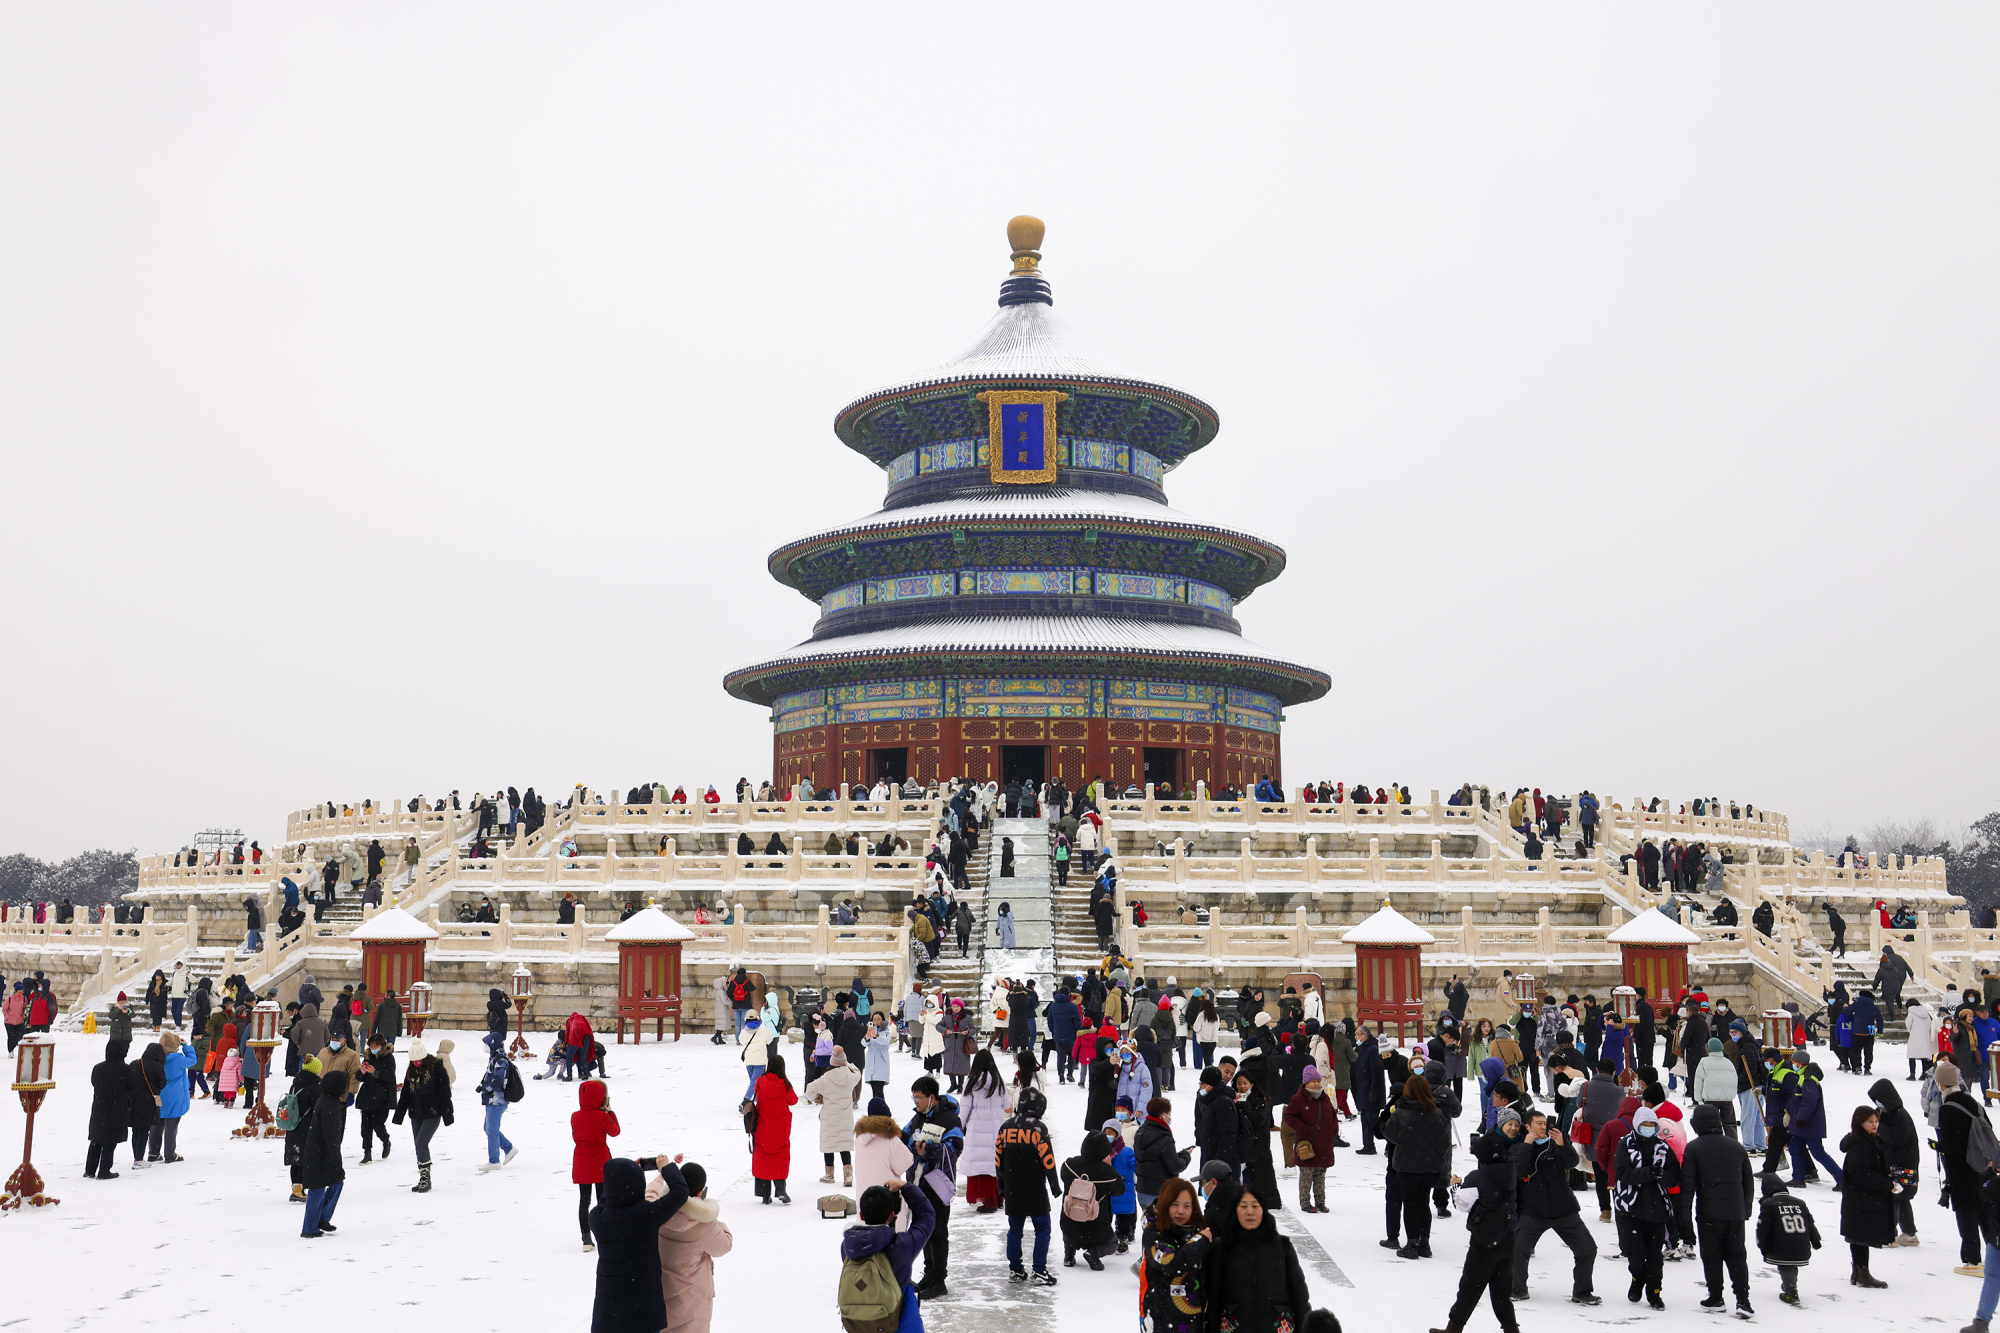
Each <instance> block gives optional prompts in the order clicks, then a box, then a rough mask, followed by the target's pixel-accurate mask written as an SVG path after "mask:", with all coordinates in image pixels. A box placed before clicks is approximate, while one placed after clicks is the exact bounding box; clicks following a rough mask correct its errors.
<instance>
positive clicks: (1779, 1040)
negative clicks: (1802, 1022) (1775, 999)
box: [1763, 1009, 1792, 1051]
mask: <svg viewBox="0 0 2000 1333" xmlns="http://www.w3.org/2000/svg"><path fill="white" fill-rule="evenodd" d="M1763 1026H1764V1049H1765V1050H1767V1051H1789V1050H1790V1049H1792V1016H1791V1015H1790V1014H1789V1013H1787V1012H1786V1011H1785V1010H1783V1009H1766V1010H1765V1011H1764V1013H1763Z"/></svg>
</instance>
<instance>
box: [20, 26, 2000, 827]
mask: <svg viewBox="0 0 2000 1333" xmlns="http://www.w3.org/2000/svg"><path fill="white" fill-rule="evenodd" d="M1996 36H2000V17H1996V13H1995V11H1994V10H1993V9H1992V8H1991V7H1990V6H1984V5H1950V4H1937V5H1927V6H1923V7H1921V8H1915V9H1912V8H1909V7H1882V6H1875V5H1869V6H1857V5H1838V4H1823V3H1814V4H1809V5H1806V4H1800V5H1782V4H1762V5H1755V6H1740V5H1709V6H1703V5H1677V6H1672V7H1663V6H1652V7H1641V6H1616V7H1604V6H1598V5H1579V6H1567V7H1542V8H1532V7H1529V6H1520V5H1511V6H1506V7H1504V8H1492V7H1483V8H1481V7H1456V8H1443V7H1422V8H1421V10H1420V11H1419V10H1418V9H1417V7H1411V6H1395V7H1366V8H1359V7H1348V6H1312V7H1310V8H1307V7H1292V8H1290V9H1289V10H1276V11H1274V10H1270V9H1260V10H1257V11H1254V12H1253V11H1246V10H1245V9H1244V8H1242V7H1235V8H1230V7H1215V6H1199V7H1197V6H1192V5H1181V6H1175V5H1140V6H1131V7H1113V6H1108V5H1091V6H1079V5H1058V6H1037V5H1031V4H1017V5H1010V6H1008V7H1006V8H1005V9H1004V10H997V9H993V8H991V7H978V6H944V5H936V4H925V5H911V6H895V5H885V4H878V5H870V6H866V7H862V8H856V7H853V6H825V5H813V6H806V5H791V6H722V5H699V6H697V5H680V6H661V5H635V6H615V5H590V6H563V7H557V8H550V7H548V6H505V5H491V4H479V5H464V6H450V5H421V6H411V5H403V4H396V5H387V4H384V5H365V4H343V5H339V6H311V7H306V6H286V7H273V6H268V5H229V4H205V5H200V6H161V5H140V4H123V5H62V6H53V5H27V4H14V5H9V6H7V7H6V8H4V9H0V445H4V461H5V474H4V475H5V479H6V484H7V491H8V494H7V504H6V509H5V519H4V523H0V558H4V560H5V562H6V566H7V569H8V574H9V577H8V578H7V580H6V582H5V583H4V585H0V587H4V592H0V611H4V617H5V618H4V625H5V629H6V635H5V645H6V646H5V648H4V651H0V700H4V708H0V752H4V756H5V758H4V763H0V853H5V852H11V851H27V852H32V853H35V854H38V855H43V856H56V855H65V854H69V853H72V852H75V851H77V850H79V849H82V848H86V847H92V846H112V847H128V846H136V847H138V848H140V849H141V850H142V851H145V852H152V851H158V850H163V849H171V848H172V847H173V846H175V845H177V844H179V843H180V842H182V841H184V840H186V839H187V838H188V837H189V836H190V835H191V834H192V833H193V832H194V831H195V830H196V829H198V828H200V827H202V826H205V825H210V824H227V825H237V826H241V827H242V828H244V829H245V830H247V831H248V832H249V833H250V834H251V835H252V836H261V837H262V838H263V839H265V841H266V843H267V845H268V844H269V843H270V842H272V841H275V840H277V839H279V838H280V837H281V836H282V824H281V822H280V820H281V816H282V814H283V812H284V811H286V810H288V809H292V808H295V807H298V806H301V805H305V804H307V803H310V802H312V801H315V800H322V799H327V798H333V799H342V800H344V799H354V800H359V799H360V797H362V796H363V795H374V796H378V797H386V796H395V795H404V796H407V795H408V794H410V793H411V792H413V791H416V790H419V789H421V790H423V791H426V792H433V793H434V792H438V791H441V790H443V789H447V788H450V787H454V786H456V787H459V788H461V789H463V790H465V791H466V792H468V793H469V792H471V791H473V790H475V789H490V788H491V787H492V786H493V785H495V784H496V783H513V784H515V785H517V786H526V785H530V784H533V785H536V786H538V787H541V788H542V789H544V790H558V791H559V790H563V789H567V788H568V787H569V786H570V785H571V784H572V783H575V782H578V781H582V782H586V783H589V784H591V785H593V786H598V787H604V786H610V785H613V784H616V785H619V786H625V785H630V784H632V783H634V782H638V781H641V780H651V779H653V778H655V777H657V778H659V779H661V780H664V781H666V782H668V783H669V784H672V783H675V782H688V783H694V782H697V781H708V780H714V781H717V782H718V783H724V782H733V781H734V780H735V778H736V777H737V776H739V775H743V774H747V775H749V776H751V777H753V778H755V777H762V776H764V774H765V773H766V771H767V770H768V767H769V756H770V735H769V724H768V721H767V719H766V716H765V714H764V713H763V712H762V710H759V709H757V708H754V707H752V706H751V705H748V704H742V703H738V702H735V701H733V700H731V699H729V698H728V697H727V696H726V695H724V694H723V692H722V690H721V686H720V683H719V682H720V679H721V676H722V674H723V672H724V671H725V670H726V669H727V668H729V667H731V666H733V665H735V664H737V663H739V662H742V661H745V660H749V659H752V658H756V657H759V656H761V655H764V654H766V653H769V652H771V651H773V650H775V649H778V648H781V647H784V646H786V645H789V644H791V643H794V642H796V641H798V640H799V639H801V638H803V637H804V636H805V635H806V633H807V632H808V630H809V627H810V625H811V623H812V620H813V619H814V615H815V612H814V608H813V607H812V606H811V605H810V604H808V603H807V602H806V601H805V600H803V599H802V598H800V597H799V596H798V595H797V594H795V593H792V592H789V591H787V590H785V589H783V588H781V587H779V586H778V585H777V584H775V583H773V582H772V581H771V580H770V578H769V577H768V575H767V574H766V573H765V568H764V556H765V554H766V553H767V552H768V551H769V550H770V549H771V548H772V547H773V546H775V545H777V544H778V543H779V542H781V541H783V540H784V539H787V538H790V537H792V536H794V535H796V534H800V533H804V532H808V531H811V530H814V529H815V528H817V527H819V526H822V525H827V524H831V523H834V522H838V521H842V520H846V519H849V518H852V517H855V516H858V515H861V514H864V513H866V512H868V511H869V510H871V509H873V508H874V507H875V506H876V504H877V502H878V501H879V499H880V497H881V494H882V489H883V482H882V478H881V475H880V473H879V472H878V471H877V470H876V469H874V468H873V467H871V466H870V465H869V464H867V463H866V462H865V461H863V460H862V459H861V458H859V457H858V456H856V455H853V454H850V453H848V452H847V451H846V450H845V449H843V448H842V447H841V446H840V445H839V444H838V442H837V441H836V440H835V439H834V437H833V434H832V431H831V429H830V427H831V422H832V417H833V413H834V411H835V410H836V409H837V408H838V407H840V406H841V405H842V404H844V403H845V402H847V401H848V400H849V399H851V398H853V397H854V396H856V395H857V394H859V393H861V392H862V391H864V390H867V389H870V388H872V387H874V386H876V385H877V384H879V383H881V382H883V381H885V380H888V379H891V378H893V377H897V376H900V375H903V374H906V373H909V372H913V371H915V370H918V369H921V368H923V367H925V366H929V365H932V364H934V363H936V362H938V361H940V360H943V359H945V358H947V357H949V356H950V355H952V354H954V353H956V352H957V351H958V350H959V349H960V348H961V347H962V346H963V345H964V344H966V343H967V342H968V341H969V340H970V339H971V337H972V336H973V334H974V333H975V332H976V331H977V330H978V329H979V328H980V326H981V325H982V324H983V323H984V322H985V320H986V319H987V317H988V315H989V314H990V312H991V311H992V309H993V299H994V295H995V293H996V291H997V289H998V284H999V281H1000V279H1001V277H1002V276H1003V274H1004V273H1005V271H1006V258H1007V256H1006V249H1007V247H1006V242H1005V238H1004V235H1003V228H1004V224H1005V222H1006V219H1007V218H1008V217H1010V216H1011V215H1013V214H1015V213H1021V212H1032V213H1036V214H1038V215H1040V216H1042V217H1043V218H1045V219H1046V220H1047V222H1048V226H1049V230H1048V240H1047V243H1046V245H1045V247H1044V248H1045V253H1046V256H1047V257H1046V259H1045V261H1044V271H1045V272H1046V274H1047V275H1048V277H1049V278H1050V280H1051V281H1052V282H1053V284H1054V286H1055V291H1056V300H1057V309H1058V310H1059V311H1060V312H1061V313H1062V314H1063V315H1064V316H1065V317H1066V318H1067V319H1068V320H1069V321H1070V322H1071V323H1072V324H1073V325H1074V326H1075V327H1076V328H1077V329H1078V330H1079V331H1080V332H1081V333H1082V334H1083V335H1084V336H1085V337H1086V338H1087V339H1088V340H1089V341H1090V342H1091V343H1092V344H1093V345H1094V346H1095V347H1097V348H1099V349H1101V350H1102V351H1103V352H1104V353H1105V354H1106V355H1109V356H1111V357H1114V358H1116V359H1118V360H1121V361H1123V362H1125V363H1126V364H1128V365H1130V366H1132V367H1134V368H1135V369H1137V370H1139V371H1142V372H1147V373H1151V374H1156V375H1159V376H1161V377H1165V378H1169V379H1172V380H1174V381H1176V382H1179V383H1184V384H1185V385H1187V386H1188V387H1189V388H1190V389H1192V390H1194V391H1196V392H1198V393H1200V394H1202V395H1203V396H1204V397H1206V398H1207V399H1208V400H1209V401H1210V402H1211V403H1213V404H1214V405H1215V406H1216V407H1217V408H1218V409H1219V410H1220V412H1221V416H1222V422H1223V429H1222V434H1221V435H1220V437H1219V438H1218V439H1217V440H1216V442H1215V443H1214V444H1213V445H1211V446H1210V447H1209V448H1208V449H1207V451H1206V452H1204V453H1203V454H1200V455H1198V456H1197V457H1196V458H1195V459H1194V460H1192V461H1191V462H1189V463H1188V464H1186V465H1185V466H1183V467H1182V468H1180V469H1179V470H1178V471H1176V472H1174V473H1172V474H1171V475H1170V476H1169V478H1168V483H1167V484H1168V491H1169V494H1170V496H1171V498H1172V500H1173V502H1174V503H1175V504H1176V505H1177V506H1178V507H1180V508H1183V509H1186V510H1188V511H1190V512H1193V513H1195V514H1197V515H1200V516H1204V517H1207V518H1209V519H1212V520H1214V521H1217V522H1220V523H1225V524H1233V525H1241V526H1243V527H1246V528H1248V529H1250V530H1251V531H1255V532H1258V533H1260V534H1263V535H1266V536H1268V537H1270V538H1272V539H1274V540H1276V541H1278V542H1280V543H1281V544H1283V545H1284V546H1285V547H1286V548H1287V549H1288V550H1289V552H1290V555H1291V568H1290V571H1289V573H1287V575H1286V576H1285V577H1284V578H1283V579H1282V580H1280V581H1279V582H1278V583H1277V584H1276V585H1275V586H1273V587H1270V588H1267V589H1265V590H1263V591H1262V592H1260V593H1259V594H1258V595H1257V596H1255V597H1254V598H1251V599H1250V600H1249V601H1248V602H1247V603H1246V604H1245V605H1244V606H1243V607H1242V611H1241V614H1242V619H1243V622H1244V625H1245V628H1246V631H1247V632H1248V633H1249V635H1250V636H1251V637H1253V638H1255V639H1258V640H1260V641H1262V642H1264V643H1266V644H1268V645H1270V646H1272V647H1274V648H1278V649H1281V650H1285V651H1287V652H1289V653H1291V654H1293V655H1295V656H1296V657H1298V658H1300V659H1303V660H1307V661H1311V662H1314V663H1316V664H1318V665H1320V666H1322V667H1324V668H1326V669H1328V670H1329V671H1331V672H1332V673H1333V675H1334V678H1335V680H1336V686H1335V690H1334V693H1333V694H1332V695H1331V696H1329V697H1328V698H1327V699H1325V700H1323V701H1321V702H1319V703H1317V704H1312V705H1309V706H1305V707H1301V708H1296V709H1293V710H1292V711H1291V713H1290V716H1289V718H1288V721H1287V726H1286V731H1285V753H1286V758H1287V764H1286V777H1287V779H1288V780H1289V781H1291V782H1293V783H1297V782H1299V781H1302V780H1304V779H1307V778H1318V777H1321V776H1330V777H1334V778H1340V779H1345V780H1348V781H1354V780H1356V779H1360V778H1366V779H1367V780H1369V781H1371V782H1384V783H1386V782H1388V781H1391V780H1400V781H1404V782H1408V783H1409V784H1410V785H1411V786H1412V787H1413V788H1416V789H1417V791H1418V794H1419V796H1420V797H1421V795H1422V794H1423V792H1424V791H1425V790H1426V789H1428V788H1431V787H1448V786H1450V785H1453V784H1455V783H1456V782H1458V781H1460V780H1462V779H1466V778H1471V779H1474V780H1483V781H1486V782H1490V783H1494V784H1500V783H1510V784H1513V783H1531V784H1538V785H1541V786H1544V787H1551V788H1555V789H1562V790H1570V789H1573V788H1576V787H1580V786H1589V787H1592V788H1594V789H1597V790H1599V791H1603V792H1607V793H1609V794H1610V795H1612V796H1614V797H1616V798H1617V799H1620V800H1625V799H1629V798H1630V797H1631V796H1632V795H1633V794H1634V793H1637V792H1644V793H1648V794H1651V793H1655V792H1657V793H1661V794H1666V795H1672V796H1675V797H1677V798H1678V797H1684V796H1688V795H1692V794H1693V793H1695V792H1696V791H1700V792H1704V793H1708V792H1713V793H1718V794H1721V795H1724V796H1736V797H1743V798H1748V799H1749V800H1751V801H1753V802H1754V803H1756V804H1758V805H1768V806H1769V807H1771V808H1773V809H1778V810H1783V811H1786V812H1788V813H1789V814H1791V815H1792V817H1793V820H1794V826H1795V827H1800V826H1819V825H1834V826H1838V827H1841V828H1842V829H1843V830H1844V829H1846V828H1859V827H1860V826H1862V825H1865V824H1867V823H1870V822H1872V821H1874V820H1877V819H1883V818H1890V817H1912V816H1918V815H1931V816H1934V817H1937V818H1939V819H1941V820H1959V819H1965V818H1970V817H1975V816H1977V815H1979V814H1982V813H1984V812H1985V811H1987V810H1990V809H1993V808H1995V807H1996V806H2000V791H1996V772H2000V770H1996V766H1995V764H1994V762H1993V755H1994V751H1995V748H1996V742H2000V725H1996V709H1995V692H1994V689H1993V684H1992V676H1993V662H1992V657H1993V653H1994V648H1995V637H1996V632H1995V622H1994V617H1993V610H1992V607H1993V592H1992V588H1993V566H1994V554H1995V551H1994V547H1995V536H1994V533H1995V526H1994V522H1993V517H1992V510H1993V506H1994V500H1995V496H1996V482H2000V475H1996V473H2000V465H1996V462H1995V457H1994V445H1995V424H1996V419H2000V403H1996V383H2000V381H1996V376H1995V373H1994V366H1995V351H1996V346H1995V344H1996V336H1995V315H1994V312H1995V310H1996V309H2000V290H1996V285H2000V284H1996V266H1997V265H2000V259H1996V254H2000V250H1996V246H1995V244H1994V237H1995V236H1996V235H2000V207H1996V206H1997V205H2000V183H1996V174H1995V169H1994V163H1995V160H1996V156H1995V135H1996V130H2000V79H1996V78H1995V77H1994V70H1995V68H1996V67H1997V66H1996V59H1995V57H1996Z"/></svg>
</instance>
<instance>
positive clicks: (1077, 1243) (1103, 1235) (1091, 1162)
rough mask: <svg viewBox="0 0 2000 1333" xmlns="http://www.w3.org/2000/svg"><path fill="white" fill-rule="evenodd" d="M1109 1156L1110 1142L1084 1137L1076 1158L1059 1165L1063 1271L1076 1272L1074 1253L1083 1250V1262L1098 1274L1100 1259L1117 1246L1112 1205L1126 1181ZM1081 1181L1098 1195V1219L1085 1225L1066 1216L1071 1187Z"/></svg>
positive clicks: (1099, 1135) (1087, 1135) (1091, 1220)
mask: <svg viewBox="0 0 2000 1333" xmlns="http://www.w3.org/2000/svg"><path fill="white" fill-rule="evenodd" d="M1110 1156H1111V1140H1109V1139H1107V1138H1105V1137H1104V1135H1103V1134H1101V1133H1098V1134H1086V1135H1084V1137H1083V1144H1082V1146H1081V1147H1080V1148H1079V1149H1078V1150H1077V1155H1076V1156H1074V1157H1072V1158H1070V1159H1069V1160H1068V1161H1067V1162H1064V1163H1063V1164H1062V1188H1063V1196H1064V1207H1063V1219H1062V1240H1063V1267H1064V1268H1075V1267H1076V1252H1077V1251H1078V1250H1082V1251H1083V1261H1084V1262H1085V1263H1087V1264H1089V1265H1090V1266H1091V1267H1092V1268H1094V1269H1096V1270H1097V1271H1098V1272H1100V1273H1101V1272H1103V1271H1104V1264H1103V1263H1102V1262H1101V1261H1102V1259H1103V1256H1105V1255H1107V1254H1109V1253H1111V1251H1112V1250H1113V1249H1115V1248H1116V1247H1117V1245H1118V1238H1117V1236H1115V1235H1114V1234H1113V1233H1112V1229H1111V1201H1112V1200H1113V1199H1115V1198H1117V1197H1118V1196H1119V1195H1121V1194H1123V1193H1124V1192H1125V1178H1124V1177H1123V1176H1121V1175H1119V1174H1118V1169H1117V1168H1116V1167H1114V1166H1112V1165H1111V1163H1110V1161H1109V1160H1108V1159H1109V1158H1110ZM1080 1178H1081V1179H1087V1180H1089V1181H1090V1182H1091V1184H1092V1186H1094V1187H1095V1189H1096V1192H1097V1216H1096V1217H1094V1218H1092V1219H1090V1220H1089V1221H1087V1222H1086V1221H1080V1220H1078V1219H1076V1218H1073V1217H1071V1216H1070V1215H1069V1207H1068V1196H1069V1192H1070V1187H1071V1184H1072V1183H1073V1182H1074V1181H1076V1180H1078V1179H1080Z"/></svg>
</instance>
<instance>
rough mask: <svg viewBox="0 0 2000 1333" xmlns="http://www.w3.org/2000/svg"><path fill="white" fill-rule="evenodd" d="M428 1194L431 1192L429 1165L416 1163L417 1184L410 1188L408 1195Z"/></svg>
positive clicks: (427, 1163)
mask: <svg viewBox="0 0 2000 1333" xmlns="http://www.w3.org/2000/svg"><path fill="white" fill-rule="evenodd" d="M430 1192H431V1164H430V1163H429V1162H418V1163H417V1183H416V1184H414V1185H412V1186H410V1193H412V1194H429V1193H430Z"/></svg>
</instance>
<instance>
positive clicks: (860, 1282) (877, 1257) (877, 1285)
mask: <svg viewBox="0 0 2000 1333" xmlns="http://www.w3.org/2000/svg"><path fill="white" fill-rule="evenodd" d="M834 1301H835V1304H836V1305H838V1306H839V1307H840V1324H841V1327H842V1328H845V1329H846V1330H847V1333H896V1325H897V1324H898V1323H900V1322H901V1320H902V1314H903V1289H902V1287H901V1286H899V1285H898V1284H897V1282H896V1270H895V1269H894V1268H892V1267H891V1266H890V1264H889V1255H888V1252H887V1251H885V1250H877V1251H876V1252H875V1253H873V1254H871V1255H869V1256H868V1257H867V1258H866V1259H848V1260H846V1261H844V1262H843V1263H842V1264H841V1265H840V1286H839V1288H838V1290H837V1295H836V1296H835V1298H834Z"/></svg>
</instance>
